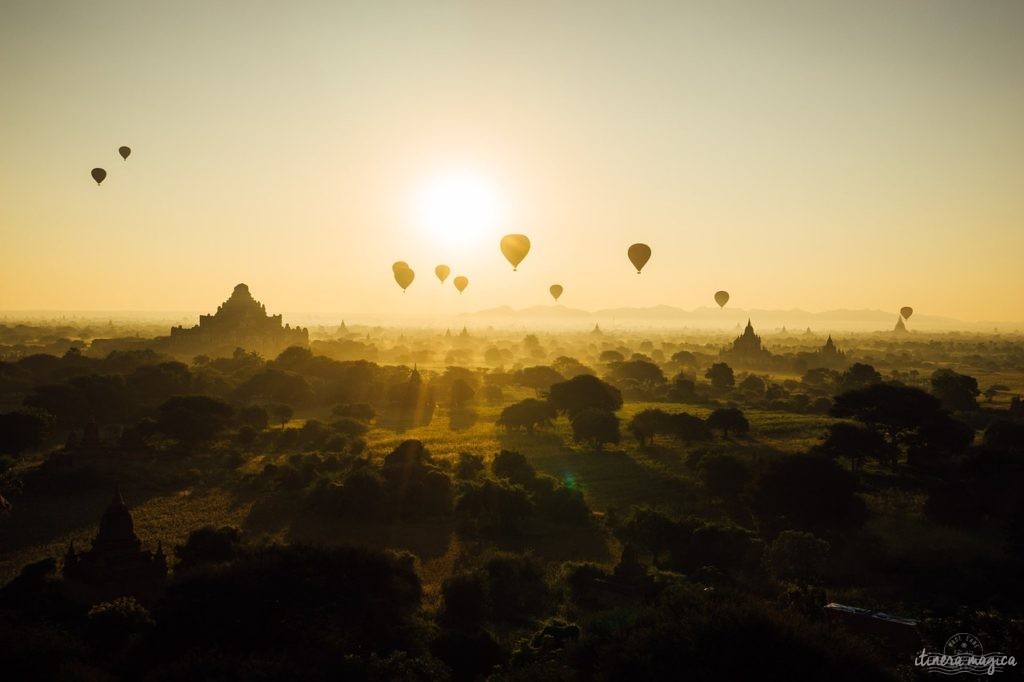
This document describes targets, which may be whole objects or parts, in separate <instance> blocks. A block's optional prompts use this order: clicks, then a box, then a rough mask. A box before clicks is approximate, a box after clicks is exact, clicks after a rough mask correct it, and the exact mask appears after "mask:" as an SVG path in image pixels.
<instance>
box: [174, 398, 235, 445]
mask: <svg viewBox="0 0 1024 682" xmlns="http://www.w3.org/2000/svg"><path fill="white" fill-rule="evenodd" d="M159 412H160V415H159V417H158V418H157V428H158V429H159V431H160V432H161V433H165V434H167V435H168V436H170V437H171V438H174V439H175V440H177V441H178V442H180V443H183V444H186V445H192V444H195V443H201V442H204V441H208V440H211V439H212V438H214V437H215V436H217V435H218V434H219V433H221V432H222V431H224V429H226V428H227V426H228V422H229V420H230V419H231V417H232V415H234V412H235V411H234V409H233V408H232V407H231V406H230V405H228V404H227V403H225V402H224V401H223V400H218V399H217V398H211V397H210V396H205V395H192V396H175V397H173V398H169V399H168V400H167V401H166V402H165V403H164V404H162V405H161V406H160V410H159Z"/></svg>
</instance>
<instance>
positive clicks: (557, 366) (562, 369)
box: [551, 355, 594, 379]
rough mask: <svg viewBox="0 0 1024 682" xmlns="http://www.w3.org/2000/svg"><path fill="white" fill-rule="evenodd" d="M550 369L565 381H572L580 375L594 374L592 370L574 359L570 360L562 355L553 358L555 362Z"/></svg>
mask: <svg viewBox="0 0 1024 682" xmlns="http://www.w3.org/2000/svg"><path fill="white" fill-rule="evenodd" d="M551 369H553V370H555V371H556V372H558V373H559V374H561V375H562V376H563V377H565V378H566V379H572V378H573V377H575V376H579V375H580V374H593V373H594V370H592V369H590V368H589V367H587V366H586V365H584V364H583V363H581V362H580V361H579V360H577V359H576V358H570V357H566V356H564V355H561V356H559V357H557V358H555V361H554V362H552V363H551Z"/></svg>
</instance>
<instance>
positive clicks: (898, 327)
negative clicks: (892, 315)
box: [893, 317, 907, 334]
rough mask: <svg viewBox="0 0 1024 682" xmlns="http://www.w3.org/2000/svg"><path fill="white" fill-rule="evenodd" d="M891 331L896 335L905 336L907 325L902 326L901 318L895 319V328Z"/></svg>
mask: <svg viewBox="0 0 1024 682" xmlns="http://www.w3.org/2000/svg"><path fill="white" fill-rule="evenodd" d="M893 331H894V332H896V333H897V334H905V333H906V331H907V325H905V324H903V318H902V317H897V318H896V328H895V329H893Z"/></svg>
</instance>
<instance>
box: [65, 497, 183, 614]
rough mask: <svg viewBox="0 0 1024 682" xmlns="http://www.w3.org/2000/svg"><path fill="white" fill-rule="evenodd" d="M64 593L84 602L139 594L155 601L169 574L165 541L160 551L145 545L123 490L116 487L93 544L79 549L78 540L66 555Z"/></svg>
mask: <svg viewBox="0 0 1024 682" xmlns="http://www.w3.org/2000/svg"><path fill="white" fill-rule="evenodd" d="M63 578H64V582H63V584H62V587H63V590H64V594H65V595H67V597H68V598H69V599H71V600H73V601H76V602H78V603H79V604H82V605H83V606H91V605H93V604H98V603H100V602H105V601H111V600H113V599H117V598H118V597H135V598H136V599H137V600H138V601H139V602H140V603H142V604H149V603H152V602H154V601H155V600H156V599H157V597H158V596H159V595H160V591H161V590H162V589H163V585H164V581H165V580H166V578H167V558H166V557H165V556H164V552H163V547H162V545H160V544H158V545H157V549H156V552H150V551H147V550H144V549H142V542H141V541H140V540H139V537H138V536H137V535H136V534H135V523H134V521H133V520H132V514H131V512H130V511H128V506H127V505H126V504H125V503H124V499H123V498H122V497H121V493H120V491H118V490H116V489H115V491H114V497H113V499H112V500H111V501H110V505H109V506H108V507H107V510H106V511H105V512H103V517H102V518H101V519H100V527H99V531H98V532H97V533H96V537H95V538H94V539H93V541H92V548H91V549H89V550H88V551H85V552H76V551H75V545H74V542H72V543H70V544H69V545H68V551H67V553H66V554H65V555H64V568H63Z"/></svg>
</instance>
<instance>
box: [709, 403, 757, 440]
mask: <svg viewBox="0 0 1024 682" xmlns="http://www.w3.org/2000/svg"><path fill="white" fill-rule="evenodd" d="M707 425H708V428H709V429H717V430H719V431H721V432H722V437H723V438H728V437H729V432H730V431H732V432H733V433H739V434H745V433H748V432H749V431H750V422H748V421H747V418H746V417H745V416H744V415H743V412H742V411H741V410H740V409H739V408H737V407H720V408H718V409H717V410H715V411H714V412H712V413H711V414H709V415H708V420H707Z"/></svg>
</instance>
